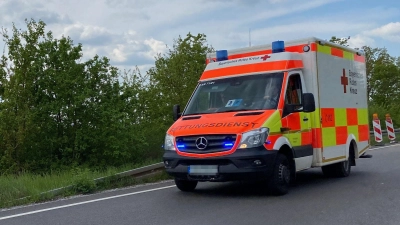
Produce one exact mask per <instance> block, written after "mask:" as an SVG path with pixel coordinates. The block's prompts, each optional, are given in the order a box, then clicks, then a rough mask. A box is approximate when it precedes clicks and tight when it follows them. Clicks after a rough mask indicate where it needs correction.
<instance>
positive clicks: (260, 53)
mask: <svg viewBox="0 0 400 225" xmlns="http://www.w3.org/2000/svg"><path fill="white" fill-rule="evenodd" d="M271 53H272V50H271V49H267V50H262V51H255V52H247V53H238V54H234V55H229V56H228V59H238V58H244V57H250V56H256V55H269V54H271Z"/></svg>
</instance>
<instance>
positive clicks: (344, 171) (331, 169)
mask: <svg viewBox="0 0 400 225" xmlns="http://www.w3.org/2000/svg"><path fill="white" fill-rule="evenodd" d="M322 172H323V173H324V175H325V176H327V177H348V176H349V175H350V172H351V165H350V161H349V160H346V161H344V162H340V163H335V164H332V165H328V166H323V167H322Z"/></svg>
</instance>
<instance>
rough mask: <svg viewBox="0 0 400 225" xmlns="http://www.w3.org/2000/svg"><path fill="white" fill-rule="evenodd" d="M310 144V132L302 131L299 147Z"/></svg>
mask: <svg viewBox="0 0 400 225" xmlns="http://www.w3.org/2000/svg"><path fill="white" fill-rule="evenodd" d="M309 144H312V132H311V130H310V131H304V132H301V145H309Z"/></svg>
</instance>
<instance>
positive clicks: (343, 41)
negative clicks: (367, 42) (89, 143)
mask: <svg viewBox="0 0 400 225" xmlns="http://www.w3.org/2000/svg"><path fill="white" fill-rule="evenodd" d="M349 39H350V36H349V37H347V38H338V37H336V36H332V37H331V39H330V40H329V41H330V42H332V43H336V44H339V45H343V46H346V47H349V44H348V43H347V42H348V40H349Z"/></svg>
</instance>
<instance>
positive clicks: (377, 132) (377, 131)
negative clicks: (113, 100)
mask: <svg viewBox="0 0 400 225" xmlns="http://www.w3.org/2000/svg"><path fill="white" fill-rule="evenodd" d="M372 124H373V127H374V136H375V142H377V143H381V142H382V129H381V121H380V120H379V119H378V114H377V113H374V114H373V119H372Z"/></svg>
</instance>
